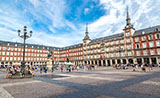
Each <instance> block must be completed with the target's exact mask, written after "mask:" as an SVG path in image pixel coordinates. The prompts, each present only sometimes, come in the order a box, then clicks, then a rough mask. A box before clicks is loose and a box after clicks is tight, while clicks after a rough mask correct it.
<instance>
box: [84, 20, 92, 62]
mask: <svg viewBox="0 0 160 98" xmlns="http://www.w3.org/2000/svg"><path fill="white" fill-rule="evenodd" d="M89 42H91V39H90V38H89V36H88V24H87V23H86V32H85V37H84V39H83V64H85V62H87V61H84V60H87V59H88V58H89V56H88V54H87V48H88V47H89V46H88V43H89Z"/></svg>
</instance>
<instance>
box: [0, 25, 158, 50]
mask: <svg viewBox="0 0 160 98" xmlns="http://www.w3.org/2000/svg"><path fill="white" fill-rule="evenodd" d="M157 31H160V25H158V26H153V27H149V28H145V29H141V30H136V31H135V33H134V34H133V37H134V36H140V35H145V34H149V33H153V32H157ZM123 37H124V33H118V34H113V35H109V36H105V37H104V41H105V42H106V41H110V40H116V39H121V38H123ZM101 41H102V37H100V38H96V39H93V40H91V42H90V43H89V44H95V43H101ZM8 43H9V46H15V44H17V47H23V43H19V42H10V41H1V40H0V46H7V45H8ZM26 45H27V48H32V46H33V48H38V49H48V50H65V49H71V48H75V47H82V46H83V43H79V44H75V45H71V46H66V47H62V48H59V47H51V46H44V45H36V44H26Z"/></svg>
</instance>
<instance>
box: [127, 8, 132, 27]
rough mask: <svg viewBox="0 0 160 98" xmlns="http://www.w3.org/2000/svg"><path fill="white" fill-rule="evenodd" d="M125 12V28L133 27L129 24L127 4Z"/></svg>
mask: <svg viewBox="0 0 160 98" xmlns="http://www.w3.org/2000/svg"><path fill="white" fill-rule="evenodd" d="M126 12H127V13H126V14H127V16H126V26H125V28H128V27H133V25H132V24H131V18H130V17H129V11H128V6H127V8H126Z"/></svg>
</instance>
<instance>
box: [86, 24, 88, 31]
mask: <svg viewBox="0 0 160 98" xmlns="http://www.w3.org/2000/svg"><path fill="white" fill-rule="evenodd" d="M86 32H88V23H87V22H86Z"/></svg>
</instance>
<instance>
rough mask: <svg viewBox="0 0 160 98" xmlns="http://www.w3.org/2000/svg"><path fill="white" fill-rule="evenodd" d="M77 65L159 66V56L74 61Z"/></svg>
mask: <svg viewBox="0 0 160 98" xmlns="http://www.w3.org/2000/svg"><path fill="white" fill-rule="evenodd" d="M74 63H75V64H76V65H79V64H89V65H90V64H93V65H98V66H112V65H115V64H120V63H121V64H128V63H130V64H160V56H150V57H147V56H146V57H128V58H110V59H90V60H83V61H74Z"/></svg>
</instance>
